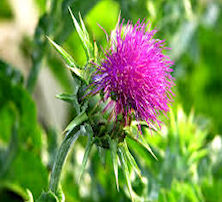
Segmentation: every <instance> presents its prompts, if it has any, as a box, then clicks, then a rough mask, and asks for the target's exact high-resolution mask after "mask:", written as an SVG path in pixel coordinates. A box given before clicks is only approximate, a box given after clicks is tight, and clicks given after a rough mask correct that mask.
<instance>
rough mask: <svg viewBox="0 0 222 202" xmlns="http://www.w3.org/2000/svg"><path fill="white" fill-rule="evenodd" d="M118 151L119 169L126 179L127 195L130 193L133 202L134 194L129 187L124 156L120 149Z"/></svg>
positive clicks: (129, 182) (127, 170)
mask: <svg viewBox="0 0 222 202" xmlns="http://www.w3.org/2000/svg"><path fill="white" fill-rule="evenodd" d="M118 151H119V152H118V154H119V158H120V162H121V168H122V170H123V173H124V176H125V178H126V182H127V187H128V190H129V193H130V197H131V199H132V201H134V192H133V189H132V186H131V181H130V174H129V169H128V165H127V161H126V159H125V156H124V154H123V153H122V151H121V149H119V150H118Z"/></svg>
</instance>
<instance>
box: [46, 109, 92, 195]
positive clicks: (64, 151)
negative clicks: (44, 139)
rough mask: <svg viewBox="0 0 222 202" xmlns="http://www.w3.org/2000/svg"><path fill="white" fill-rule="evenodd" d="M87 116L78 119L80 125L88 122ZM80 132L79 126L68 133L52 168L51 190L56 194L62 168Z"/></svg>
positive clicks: (82, 115) (83, 115)
mask: <svg viewBox="0 0 222 202" xmlns="http://www.w3.org/2000/svg"><path fill="white" fill-rule="evenodd" d="M87 118H88V117H87V116H86V114H85V113H83V114H81V115H80V116H79V117H78V119H76V120H78V125H80V124H82V122H84V121H86V120H87ZM80 133H81V132H80V130H78V128H77V125H76V127H74V128H73V129H71V130H69V131H68V132H67V133H66V136H65V139H64V140H63V142H62V144H61V146H60V148H59V150H58V152H57V155H56V158H55V162H54V165H53V168H52V173H51V178H50V184H49V189H50V190H51V191H52V192H54V193H56V192H57V190H58V186H59V180H60V176H61V172H62V168H63V166H64V163H65V160H66V157H67V155H68V153H69V151H70V148H71V146H72V144H73V143H74V142H75V141H76V140H77V139H78V137H79V135H80Z"/></svg>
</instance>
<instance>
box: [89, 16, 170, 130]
mask: <svg viewBox="0 0 222 202" xmlns="http://www.w3.org/2000/svg"><path fill="white" fill-rule="evenodd" d="M123 22H124V20H123V21H122V23H119V24H118V26H117V28H116V30H115V31H114V37H112V39H110V42H111V46H110V48H109V49H108V50H106V51H104V55H105V58H104V59H103V60H102V61H101V64H95V65H96V67H97V71H96V72H95V75H94V76H93V86H94V89H93V91H92V92H93V94H95V93H98V92H102V94H103V95H104V100H108V102H109V103H108V105H107V107H106V109H108V108H112V109H113V110H114V112H115V113H114V114H115V115H116V118H117V115H118V114H122V115H123V117H124V119H125V124H128V123H129V120H130V117H132V114H134V116H135V119H136V120H137V121H140V120H143V121H146V122H147V123H148V125H149V126H150V127H152V126H154V125H159V124H160V121H159V120H158V116H159V114H160V113H161V112H163V113H164V114H165V112H167V111H168V110H169V107H168V104H169V103H170V102H171V101H172V97H171V96H172V94H173V93H172V91H171V88H172V86H173V85H174V82H173V77H172V76H171V74H170V73H171V72H172V71H173V70H172V69H171V66H172V64H173V62H172V61H171V60H170V58H169V57H168V56H166V55H165V54H164V53H163V50H164V49H167V48H166V47H165V44H164V40H159V39H154V38H153V36H154V34H155V33H156V30H150V29H149V27H148V23H147V24H146V23H144V21H142V22H140V20H139V21H138V22H137V23H136V24H135V25H133V24H132V23H131V22H130V21H128V23H127V25H126V26H125V28H124V27H123Z"/></svg>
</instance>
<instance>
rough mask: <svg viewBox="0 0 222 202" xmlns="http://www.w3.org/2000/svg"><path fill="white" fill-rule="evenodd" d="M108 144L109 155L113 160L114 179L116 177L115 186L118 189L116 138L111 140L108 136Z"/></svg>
mask: <svg viewBox="0 0 222 202" xmlns="http://www.w3.org/2000/svg"><path fill="white" fill-rule="evenodd" d="M109 144H110V149H111V157H112V162H113V169H114V174H115V179H116V187H117V190H118V191H119V181H118V154H117V146H118V141H117V140H114V139H113V140H112V139H111V138H110V140H109Z"/></svg>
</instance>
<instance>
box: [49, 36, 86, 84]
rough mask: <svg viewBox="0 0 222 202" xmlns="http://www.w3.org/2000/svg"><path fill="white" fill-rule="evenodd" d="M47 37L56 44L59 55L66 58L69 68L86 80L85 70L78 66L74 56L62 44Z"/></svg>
mask: <svg viewBox="0 0 222 202" xmlns="http://www.w3.org/2000/svg"><path fill="white" fill-rule="evenodd" d="M47 39H48V40H49V42H50V43H51V44H52V45H53V46H54V48H55V49H56V51H57V52H58V53H59V55H60V56H61V57H62V58H63V59H64V61H65V62H66V65H67V67H68V69H70V70H71V71H72V72H73V73H74V74H75V75H76V76H77V77H79V78H80V79H82V80H83V81H84V82H85V78H84V74H83V71H82V70H80V69H78V68H77V66H76V64H75V61H74V59H73V58H72V56H71V55H69V54H68V53H67V52H66V51H65V50H64V49H63V48H62V47H61V46H59V45H58V44H56V43H55V42H54V41H52V40H51V39H50V38H49V37H47Z"/></svg>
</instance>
